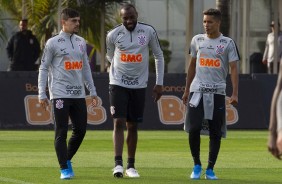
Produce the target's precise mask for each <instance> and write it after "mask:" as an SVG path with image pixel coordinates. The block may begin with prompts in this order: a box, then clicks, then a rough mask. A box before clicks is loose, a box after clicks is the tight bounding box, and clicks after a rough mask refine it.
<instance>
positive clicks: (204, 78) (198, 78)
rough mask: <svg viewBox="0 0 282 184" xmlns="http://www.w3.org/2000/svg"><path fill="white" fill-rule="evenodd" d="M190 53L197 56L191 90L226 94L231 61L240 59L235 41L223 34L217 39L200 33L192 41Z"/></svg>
mask: <svg viewBox="0 0 282 184" xmlns="http://www.w3.org/2000/svg"><path fill="white" fill-rule="evenodd" d="M190 54H191V56H192V57H193V58H197V61H196V75H195V77H194V79H193V81H192V84H191V86H190V91H191V92H203V93H215V94H223V95H225V89H226V77H227V74H228V71H229V62H235V61H239V60H240V56H239V52H238V50H237V47H236V44H235V42H234V41H233V40H232V39H231V38H228V37H225V36H223V35H222V34H221V35H220V36H219V37H218V38H215V39H210V38H208V37H207V35H206V34H198V35H196V36H194V37H193V39H192V41H191V48H190Z"/></svg>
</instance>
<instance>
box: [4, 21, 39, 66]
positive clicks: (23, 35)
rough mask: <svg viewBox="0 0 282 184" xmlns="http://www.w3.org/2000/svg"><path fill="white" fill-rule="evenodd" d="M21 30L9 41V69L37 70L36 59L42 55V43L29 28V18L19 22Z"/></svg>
mask: <svg viewBox="0 0 282 184" xmlns="http://www.w3.org/2000/svg"><path fill="white" fill-rule="evenodd" d="M19 28H20V31H18V32H16V34H14V35H13V36H12V37H11V38H10V39H9V41H8V45H7V54H8V58H9V59H10V62H11V63H10V66H9V68H8V71H36V70H38V65H37V64H36V61H37V59H38V57H39V55H40V45H39V42H38V40H37V39H36V37H35V36H34V35H33V34H32V32H31V31H30V30H28V20H27V19H23V20H21V21H20V24H19Z"/></svg>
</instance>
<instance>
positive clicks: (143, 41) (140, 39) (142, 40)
mask: <svg viewBox="0 0 282 184" xmlns="http://www.w3.org/2000/svg"><path fill="white" fill-rule="evenodd" d="M137 38H138V45H141V46H144V45H145V44H146V36H145V35H139V36H138V37H137Z"/></svg>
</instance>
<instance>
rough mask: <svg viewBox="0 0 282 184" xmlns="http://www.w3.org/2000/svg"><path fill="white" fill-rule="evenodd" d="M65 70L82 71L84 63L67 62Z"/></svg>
mask: <svg viewBox="0 0 282 184" xmlns="http://www.w3.org/2000/svg"><path fill="white" fill-rule="evenodd" d="M64 65H65V70H81V69H82V67H83V62H82V61H65V63H64Z"/></svg>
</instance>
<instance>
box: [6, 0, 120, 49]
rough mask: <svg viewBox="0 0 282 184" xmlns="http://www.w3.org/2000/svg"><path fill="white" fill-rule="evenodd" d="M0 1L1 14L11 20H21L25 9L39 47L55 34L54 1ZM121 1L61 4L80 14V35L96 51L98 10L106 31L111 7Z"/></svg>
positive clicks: (68, 1)
mask: <svg viewBox="0 0 282 184" xmlns="http://www.w3.org/2000/svg"><path fill="white" fill-rule="evenodd" d="M22 2H23V1H22V0H9V1H7V0H0V4H1V6H0V11H1V10H2V11H3V10H5V11H7V12H8V13H9V15H10V16H11V17H12V18H15V19H17V20H20V19H21V18H22V11H23V10H22V7H23V6H25V7H26V9H27V12H26V13H27V14H26V18H28V19H29V25H30V27H31V30H32V31H33V32H34V33H35V35H36V36H37V38H38V39H39V40H40V41H41V43H42V45H43V44H44V43H45V42H46V40H47V39H49V38H50V37H52V34H55V33H57V32H59V30H58V28H57V26H58V25H57V22H58V1H57V0H26V1H24V2H25V4H22ZM121 2H123V0H103V1H101V0H62V1H61V3H62V7H71V8H75V9H77V10H78V11H79V12H80V13H81V27H80V33H79V34H80V35H81V36H83V37H84V38H85V39H87V40H88V41H89V42H91V43H92V44H93V45H94V46H95V47H96V48H98V49H99V48H100V41H101V40H100V37H101V35H100V26H101V24H100V22H101V19H100V17H101V12H102V10H103V9H102V10H101V8H102V7H103V6H104V7H105V9H106V10H107V11H106V14H105V27H106V29H107V28H110V27H112V25H113V24H114V23H112V20H114V19H113V17H114V16H113V14H114V13H115V12H116V11H115V10H114V8H115V6H113V5H114V3H121ZM0 31H1V30H0Z"/></svg>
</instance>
